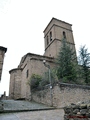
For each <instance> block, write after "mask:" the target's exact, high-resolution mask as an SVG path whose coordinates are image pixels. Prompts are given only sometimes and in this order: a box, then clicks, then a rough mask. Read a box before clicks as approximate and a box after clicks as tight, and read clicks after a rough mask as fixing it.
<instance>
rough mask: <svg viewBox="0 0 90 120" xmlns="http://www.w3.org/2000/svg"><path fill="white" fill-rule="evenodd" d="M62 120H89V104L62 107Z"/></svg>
mask: <svg viewBox="0 0 90 120" xmlns="http://www.w3.org/2000/svg"><path fill="white" fill-rule="evenodd" d="M64 112H65V115H64V120H81V119H83V120H90V102H88V103H84V102H83V103H81V104H71V105H70V106H66V107H64Z"/></svg>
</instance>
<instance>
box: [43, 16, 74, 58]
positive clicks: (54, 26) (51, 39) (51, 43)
mask: <svg viewBox="0 0 90 120" xmlns="http://www.w3.org/2000/svg"><path fill="white" fill-rule="evenodd" d="M63 38H65V39H66V41H67V43H69V44H70V46H71V47H72V48H73V49H74V50H75V43H74V38H73V31H72V25H71V24H69V23H66V22H64V21H61V20H58V19H56V18H52V19H51V21H50V22H49V24H48V25H47V27H46V28H45V30H44V41H45V53H44V55H45V56H49V57H54V58H55V57H57V55H58V52H59V50H60V46H61V41H62V40H63ZM75 51H76V50H75Z"/></svg>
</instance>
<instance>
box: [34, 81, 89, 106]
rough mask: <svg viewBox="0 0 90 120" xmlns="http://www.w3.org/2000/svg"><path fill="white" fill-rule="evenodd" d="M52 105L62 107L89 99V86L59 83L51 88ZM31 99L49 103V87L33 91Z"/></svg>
mask: <svg viewBox="0 0 90 120" xmlns="http://www.w3.org/2000/svg"><path fill="white" fill-rule="evenodd" d="M52 96H53V97H52V101H53V106H55V107H57V108H62V107H64V106H66V105H70V104H71V103H75V104H76V103H77V102H80V101H83V102H85V101H88V100H90V86H84V85H75V84H67V83H59V84H57V85H55V86H54V87H53V88H52ZM32 99H33V100H34V101H36V102H39V103H43V104H48V105H51V97H50V88H47V89H44V90H41V91H36V92H35V91H34V92H33V93H32Z"/></svg>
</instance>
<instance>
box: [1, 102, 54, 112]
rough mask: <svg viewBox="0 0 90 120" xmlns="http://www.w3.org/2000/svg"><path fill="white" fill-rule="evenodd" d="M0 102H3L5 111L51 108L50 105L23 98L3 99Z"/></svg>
mask: <svg viewBox="0 0 90 120" xmlns="http://www.w3.org/2000/svg"><path fill="white" fill-rule="evenodd" d="M2 102H3V104H4V111H6V112H12V111H28V110H42V109H52V107H49V106H47V105H44V104H39V103H36V102H28V101H24V100H3V101H2Z"/></svg>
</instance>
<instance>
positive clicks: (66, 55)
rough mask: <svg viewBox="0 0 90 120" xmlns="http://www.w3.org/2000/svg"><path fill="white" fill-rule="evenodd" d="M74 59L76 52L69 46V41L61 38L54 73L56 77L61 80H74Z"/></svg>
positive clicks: (75, 63)
mask: <svg viewBox="0 0 90 120" xmlns="http://www.w3.org/2000/svg"><path fill="white" fill-rule="evenodd" d="M76 59H77V58H76V52H75V51H74V50H73V49H72V48H71V47H70V45H69V43H67V42H66V40H65V39H63V40H62V46H61V48H60V51H59V54H58V57H57V60H56V63H57V69H56V74H57V76H58V79H62V80H63V82H71V81H72V82H74V81H75V80H76V65H77V62H76V61H77V60H76Z"/></svg>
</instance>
